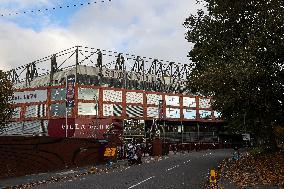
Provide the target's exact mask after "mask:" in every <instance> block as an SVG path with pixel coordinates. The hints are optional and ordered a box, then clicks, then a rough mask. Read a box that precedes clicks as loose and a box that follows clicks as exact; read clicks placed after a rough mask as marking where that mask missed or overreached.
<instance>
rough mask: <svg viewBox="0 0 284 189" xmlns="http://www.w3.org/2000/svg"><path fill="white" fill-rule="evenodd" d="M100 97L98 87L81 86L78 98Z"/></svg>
mask: <svg viewBox="0 0 284 189" xmlns="http://www.w3.org/2000/svg"><path fill="white" fill-rule="evenodd" d="M98 98H99V90H98V89H90V88H79V93H78V99H81V100H97V99H98Z"/></svg>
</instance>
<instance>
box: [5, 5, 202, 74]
mask: <svg viewBox="0 0 284 189" xmlns="http://www.w3.org/2000/svg"><path fill="white" fill-rule="evenodd" d="M14 1H16V0H14ZM18 1H19V2H20V0H18ZM21 1H22V0H21ZM23 2H24V1H23ZM31 2H33V1H32V0H25V3H26V4H25V5H28V4H29V3H31ZM39 2H41V3H46V4H48V3H53V2H54V1H51V0H41V1H39ZM33 6H34V5H33ZM196 10H197V5H196V4H195V0H178V1H172V0H155V1H152V0H143V1H133V0H116V1H115V0H113V1H112V2H107V3H105V4H93V5H92V6H85V7H82V8H81V9H80V10H79V11H78V12H77V13H76V14H74V15H73V16H72V17H71V18H70V20H69V23H70V24H69V25H68V26H67V27H65V28H63V27H59V26H56V25H53V24H52V22H51V20H45V23H46V24H44V27H43V28H41V30H40V31H35V30H33V29H28V28H22V27H20V26H18V25H16V24H12V23H11V22H10V21H5V20H2V21H1V20H0V25H1V27H0V43H1V47H0V57H1V59H0V69H11V68H13V67H17V66H20V65H24V64H26V63H29V62H31V61H33V60H36V59H38V58H41V57H45V56H47V55H50V54H52V53H55V52H56V51H60V50H63V49H65V48H69V47H71V46H74V45H77V44H78V45H83V46H90V47H95V48H103V49H117V50H118V51H122V52H129V53H132V54H136V55H142V56H149V57H153V58H158V59H165V60H173V61H177V62H182V63H186V62H188V58H187V57H186V56H187V52H188V51H189V50H190V44H189V43H188V42H187V41H186V40H185V38H184V33H185V32H186V29H185V28H184V27H183V26H182V23H183V21H184V20H185V18H186V17H187V16H188V15H189V14H190V13H195V12H196ZM44 19H47V18H46V17H45V18H44ZM51 24H52V25H51Z"/></svg>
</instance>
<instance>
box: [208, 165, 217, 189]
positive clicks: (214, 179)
mask: <svg viewBox="0 0 284 189" xmlns="http://www.w3.org/2000/svg"><path fill="white" fill-rule="evenodd" d="M209 182H210V188H217V173H216V171H215V170H214V169H211V170H210V177H209Z"/></svg>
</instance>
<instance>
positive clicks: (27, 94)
mask: <svg viewBox="0 0 284 189" xmlns="http://www.w3.org/2000/svg"><path fill="white" fill-rule="evenodd" d="M46 100H47V90H46V89H45V90H35V91H23V92H15V93H14V95H13V97H12V99H11V101H12V103H15V104H18V103H31V102H44V101H46Z"/></svg>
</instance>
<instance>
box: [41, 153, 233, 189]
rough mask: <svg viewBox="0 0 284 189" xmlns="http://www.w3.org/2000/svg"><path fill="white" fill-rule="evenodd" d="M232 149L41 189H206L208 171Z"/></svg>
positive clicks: (178, 157)
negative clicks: (204, 187) (204, 188)
mask: <svg viewBox="0 0 284 189" xmlns="http://www.w3.org/2000/svg"><path fill="white" fill-rule="evenodd" d="M232 153H233V152H232V150H207V151H203V152H190V153H185V154H176V155H174V154H173V155H169V156H168V157H167V158H165V159H163V160H161V161H156V162H150V163H143V164H142V165H135V166H131V167H129V166H127V167H125V168H123V169H119V168H118V169H115V170H114V171H112V172H107V173H100V174H92V175H86V176H82V177H78V178H76V179H72V180H68V181H67V180H66V181H62V182H57V183H50V184H46V185H40V186H38V187H37V188H38V189H57V188H58V189H59V188H60V189H65V188H66V189H78V188H79V189H80V188H82V189H87V188H92V189H132V188H133V189H144V188H145V189H160V188H161V189H170V188H171V189H183V188H186V189H189V188H196V189H201V188H203V186H204V184H205V182H206V181H207V179H208V178H207V176H208V173H209V169H210V168H212V167H217V166H218V164H219V163H220V162H221V161H222V160H223V159H224V158H226V157H228V156H231V155H232Z"/></svg>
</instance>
